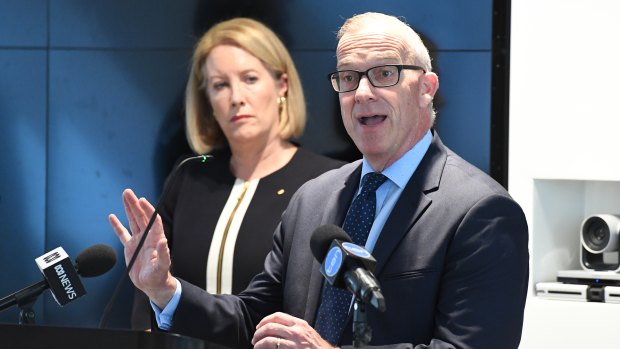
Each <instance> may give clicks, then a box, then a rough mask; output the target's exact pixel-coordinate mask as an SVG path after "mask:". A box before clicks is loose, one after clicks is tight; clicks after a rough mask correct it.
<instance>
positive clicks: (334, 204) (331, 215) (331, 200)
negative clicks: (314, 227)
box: [304, 162, 362, 324]
mask: <svg viewBox="0 0 620 349" xmlns="http://www.w3.org/2000/svg"><path fill="white" fill-rule="evenodd" d="M361 173H362V166H361V162H360V165H359V166H357V167H356V168H355V170H353V172H351V174H350V175H349V176H348V177H347V178H345V179H344V181H343V185H342V187H341V188H340V189H336V190H334V192H333V193H332V194H331V195H330V196H329V197H328V199H327V201H326V202H325V206H324V207H325V211H324V216H323V219H322V221H321V225H324V224H336V225H338V226H341V225H342V222H343V221H344V217H345V216H346V214H347V210H348V209H349V206H350V205H351V201H353V195H354V194H355V191H356V189H357V187H358V184H359V181H360V176H361ZM312 263H313V267H312V274H311V275H310V284H309V290H308V300H307V303H306V304H307V305H306V312H305V315H304V318H305V320H306V321H307V322H308V323H310V324H313V323H314V317H315V315H316V310H317V309H318V306H319V299H320V298H321V288H322V286H323V280H324V278H323V275H322V274H321V272H320V271H319V270H320V268H321V264H320V263H319V262H318V261H317V260H316V259H314V258H313V261H312Z"/></svg>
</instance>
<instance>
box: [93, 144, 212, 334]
mask: <svg viewBox="0 0 620 349" xmlns="http://www.w3.org/2000/svg"><path fill="white" fill-rule="evenodd" d="M212 157H213V156H212V155H197V156H192V157H189V158H187V159H185V160H183V161H181V162H180V163H179V164H178V165H177V166H176V167H175V168H174V170H172V172H171V173H170V175H169V176H168V180H167V181H166V185H164V191H163V193H162V194H161V196H160V197H159V200H158V201H157V204H156V205H155V211H153V214H152V215H151V218H150V219H149V222H148V224H147V225H146V228H145V229H144V233H143V234H142V238H141V239H140V241H139V242H138V246H136V250H135V251H134V253H133V255H132V256H131V259H130V260H129V263H128V264H127V268H126V269H125V273H123V276H122V277H121V279H120V280H118V283H117V284H116V289H114V293H113V294H112V297H110V300H109V301H108V304H107V305H106V307H105V309H104V310H103V314H102V315H101V319H100V320H99V328H103V327H104V326H105V323H106V322H107V320H108V316H109V314H110V311H111V310H112V306H113V305H114V302H115V301H116V298H117V297H118V294H119V292H120V290H121V288H122V286H123V283H124V282H125V280H126V279H128V278H129V272H130V271H131V268H132V267H133V265H134V263H135V262H136V259H137V258H138V255H139V254H140V250H142V246H143V245H144V242H145V241H146V237H147V236H148V234H149V231H150V230H151V227H153V223H155V218H157V214H158V213H159V205H160V204H161V202H162V201H164V199H165V198H166V196H167V195H168V191H170V187H171V186H172V184H171V183H172V182H173V180H174V178H175V177H176V174H177V172H179V169H180V168H181V167H183V166H184V165H185V164H187V163H188V162H194V161H200V162H202V163H207V161H208V160H209V159H211V158H212Z"/></svg>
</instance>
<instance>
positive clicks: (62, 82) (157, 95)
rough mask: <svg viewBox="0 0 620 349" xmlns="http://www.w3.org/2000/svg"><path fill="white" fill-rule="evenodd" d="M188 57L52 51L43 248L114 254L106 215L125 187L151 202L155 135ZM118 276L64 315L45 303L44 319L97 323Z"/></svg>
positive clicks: (155, 188)
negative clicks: (106, 249) (95, 248)
mask: <svg viewBox="0 0 620 349" xmlns="http://www.w3.org/2000/svg"><path fill="white" fill-rule="evenodd" d="M188 54H189V52H185V51H140V52H135V51H131V52H125V51H84V50H80V51H52V52H51V56H50V71H51V74H50V125H49V143H50V145H49V170H48V172H49V181H48V185H49V189H48V198H47V199H48V204H49V206H48V224H47V235H48V238H47V246H46V248H47V249H52V248H54V247H56V246H57V245H62V246H64V247H65V249H66V250H67V252H69V251H71V252H69V253H70V254H71V255H73V256H76V255H77V254H78V253H79V252H80V251H81V250H83V249H84V248H86V247H88V246H90V245H92V244H93V243H95V242H102V243H106V244H110V245H113V246H118V247H119V251H118V252H119V256H121V252H122V251H121V250H120V244H119V243H118V241H117V239H116V237H115V236H114V235H113V234H112V230H111V228H110V227H109V224H108V222H107V220H106V217H107V215H108V214H109V213H112V212H114V213H117V214H119V215H120V216H121V217H123V218H124V211H123V208H122V205H121V200H120V194H121V192H122V190H123V189H124V188H126V187H131V188H133V189H134V190H135V191H136V192H137V193H138V194H140V195H143V196H145V197H146V198H148V199H149V200H151V201H152V202H154V201H155V200H156V199H157V195H158V193H159V191H160V185H161V183H160V182H159V178H158V177H157V176H156V173H157V172H158V171H156V169H155V168H154V164H156V163H157V162H158V159H160V156H159V151H160V148H161V147H162V146H165V145H164V144H161V143H160V137H161V134H162V132H166V125H165V123H166V119H167V118H168V117H169V115H168V111H169V110H171V109H176V108H175V106H178V101H177V92H178V91H179V90H182V89H183V86H184V85H185V71H186V66H185V65H184V64H179V62H185V61H186V60H188V57H187V56H188ZM171 117H179V118H180V113H178V112H174V113H172V115H171ZM165 138H166V137H162V139H165ZM121 265H122V263H119V265H118V270H119V272H120V270H121V269H120V268H121ZM118 275H119V274H118V273H116V274H109V275H106V276H103V277H101V278H97V279H93V280H87V282H88V283H89V284H90V285H94V286H95V287H92V286H91V287H89V293H91V294H90V295H89V297H85V298H83V300H80V302H81V304H80V305H79V306H72V307H70V308H69V307H67V309H66V311H64V310H63V312H57V311H53V310H54V309H55V308H56V307H57V306H56V304H53V301H50V302H49V306H48V307H47V308H46V310H47V314H48V315H47V318H46V320H47V321H49V322H51V323H55V324H58V323H62V324H72V325H79V324H90V325H96V324H97V321H98V320H99V316H100V315H101V310H102V309H103V304H102V303H101V300H102V299H106V297H107V296H109V294H110V289H111V288H110V287H109V286H111V285H113V284H114V283H115V282H116V280H117V277H118ZM99 286H104V287H99ZM67 314H71V315H72V316H67Z"/></svg>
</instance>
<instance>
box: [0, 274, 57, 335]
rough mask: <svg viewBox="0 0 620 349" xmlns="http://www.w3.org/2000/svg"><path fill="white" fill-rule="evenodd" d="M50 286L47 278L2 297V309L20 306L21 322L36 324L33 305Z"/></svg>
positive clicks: (0, 303)
mask: <svg viewBox="0 0 620 349" xmlns="http://www.w3.org/2000/svg"><path fill="white" fill-rule="evenodd" d="M47 288H48V284H47V281H46V280H42V281H39V282H38V283H36V284H34V285H31V286H28V287H26V288H24V289H21V290H19V291H17V292H15V293H13V294H11V295H9V296H6V297H4V298H2V299H0V311H2V310H4V309H7V308H9V307H12V306H13V305H16V304H17V306H18V307H19V310H20V312H19V324H20V325H23V324H34V323H35V313H34V309H32V307H33V306H34V303H35V302H36V301H37V298H38V297H39V295H40V294H41V293H43V291H45V290H46V289H47Z"/></svg>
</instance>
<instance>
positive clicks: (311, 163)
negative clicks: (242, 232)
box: [293, 147, 347, 172]
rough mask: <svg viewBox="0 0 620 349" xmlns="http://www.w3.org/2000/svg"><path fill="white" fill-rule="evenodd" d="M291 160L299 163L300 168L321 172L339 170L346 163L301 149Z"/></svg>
mask: <svg viewBox="0 0 620 349" xmlns="http://www.w3.org/2000/svg"><path fill="white" fill-rule="evenodd" d="M293 160H295V161H296V162H299V165H300V166H302V167H307V168H309V169H311V168H316V169H317V170H319V171H321V172H325V171H328V170H332V169H335V168H339V167H341V166H342V165H344V164H346V163H347V162H345V161H342V160H338V159H334V158H331V157H328V156H325V155H322V154H318V153H315V152H313V151H311V150H309V149H306V148H303V147H299V148H298V149H297V153H296V154H295V156H294V157H293Z"/></svg>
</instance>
